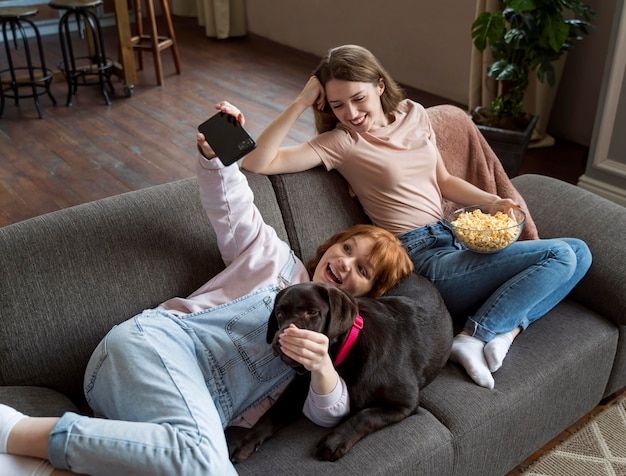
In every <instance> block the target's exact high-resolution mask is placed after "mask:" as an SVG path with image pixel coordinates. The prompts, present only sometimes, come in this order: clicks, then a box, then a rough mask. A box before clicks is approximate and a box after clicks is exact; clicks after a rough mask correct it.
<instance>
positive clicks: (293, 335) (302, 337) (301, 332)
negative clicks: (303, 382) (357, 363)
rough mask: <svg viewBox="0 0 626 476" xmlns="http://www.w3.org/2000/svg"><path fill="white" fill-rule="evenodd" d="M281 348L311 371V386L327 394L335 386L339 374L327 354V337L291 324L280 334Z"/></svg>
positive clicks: (320, 392) (314, 389) (318, 391)
mask: <svg viewBox="0 0 626 476" xmlns="http://www.w3.org/2000/svg"><path fill="white" fill-rule="evenodd" d="M279 342H280V346H281V350H282V351H283V352H284V353H285V355H287V356H288V357H290V358H292V359H294V360H295V361H297V362H299V363H300V364H302V365H303V366H304V368H305V369H307V370H309V371H310V372H311V388H312V389H313V391H314V392H315V393H317V394H318V395H327V394H329V393H330V392H332V390H333V389H334V388H335V386H336V385H337V382H338V380H339V376H338V375H337V372H336V371H335V367H334V366H333V363H332V361H331V360H330V355H328V345H329V342H328V337H327V336H325V335H324V334H322V333H320V332H315V331H309V330H306V329H298V328H297V327H296V326H295V325H293V324H291V325H290V326H289V327H288V328H287V329H285V331H284V332H283V333H282V334H281V335H280V338H279Z"/></svg>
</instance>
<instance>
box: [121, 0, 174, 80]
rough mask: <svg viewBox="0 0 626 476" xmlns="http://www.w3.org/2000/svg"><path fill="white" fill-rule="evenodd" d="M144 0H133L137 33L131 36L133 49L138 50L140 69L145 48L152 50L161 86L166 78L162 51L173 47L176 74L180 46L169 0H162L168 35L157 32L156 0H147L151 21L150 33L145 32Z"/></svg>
mask: <svg viewBox="0 0 626 476" xmlns="http://www.w3.org/2000/svg"><path fill="white" fill-rule="evenodd" d="M141 2H142V0H133V8H134V10H135V24H136V30H137V34H136V35H135V36H133V37H131V42H132V44H133V49H135V50H136V51H137V64H138V69H140V70H141V69H143V52H144V50H152V57H153V58H154V70H155V72H156V77H157V83H158V84H159V86H163V83H164V82H165V80H164V79H163V64H162V62H161V51H162V50H164V49H166V48H172V55H173V57H174V65H175V67H176V74H180V72H181V67H180V56H179V55H178V46H177V45H176V36H175V35H174V25H173V24H172V18H171V16H170V7H169V5H168V1H167V0H161V10H162V12H163V17H164V18H165V22H166V25H167V36H159V34H158V32H157V24H156V16H155V13H154V1H153V0H145V2H146V8H147V10H148V12H147V16H148V21H149V23H150V34H149V35H148V34H144V30H143V17H142V13H141Z"/></svg>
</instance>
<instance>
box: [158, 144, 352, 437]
mask: <svg viewBox="0 0 626 476" xmlns="http://www.w3.org/2000/svg"><path fill="white" fill-rule="evenodd" d="M196 169H197V174H198V183H199V187H200V200H201V202H202V206H203V207H204V209H205V211H206V213H207V216H208V217H209V220H210V222H211V225H212V226H213V228H214V229H215V233H216V235H217V240H218V247H219V249H220V253H221V255H222V259H223V260H224V263H225V265H226V269H224V270H223V271H222V272H221V273H219V274H217V275H216V276H214V277H213V278H212V279H211V280H209V281H208V282H207V283H205V284H204V285H203V286H202V287H200V288H199V289H198V290H196V291H195V292H194V293H192V294H191V295H190V296H188V297H186V298H182V297H175V298H172V299H169V300H168V301H165V302H164V303H162V304H161V305H160V306H158V308H159V309H163V310H165V311H167V312H170V313H172V314H175V315H181V314H189V313H193V312H197V311H202V310H206V309H209V308H212V307H215V306H219V305H221V304H225V303H228V302H230V301H233V300H234V299H237V298H239V297H241V296H245V295H247V294H249V293H251V292H252V291H254V290H256V289H258V288H261V287H264V286H268V285H277V286H279V287H281V288H282V287H285V284H286V283H284V282H281V281H280V279H279V277H278V276H279V272H280V271H281V269H282V268H283V266H284V264H285V263H286V262H287V260H288V259H289V258H290V255H291V249H290V247H289V245H288V244H287V243H285V242H284V241H282V240H281V239H280V238H279V237H278V235H276V232H275V231H274V229H273V228H272V227H271V226H269V225H267V224H266V223H265V222H264V221H263V217H262V216H261V213H260V212H259V210H258V209H257V207H256V206H255V205H254V203H253V199H254V196H253V193H252V190H251V189H250V187H249V185H248V181H247V180H246V177H245V176H244V175H243V174H242V173H241V171H240V170H239V167H238V165H231V166H229V167H224V166H223V165H222V164H221V162H220V161H219V160H207V159H205V158H204V157H201V156H200V158H199V161H198V165H197V167H196ZM309 280H310V279H309V275H308V273H307V271H306V268H305V266H304V264H303V263H302V262H301V261H300V260H297V263H296V269H295V270H294V274H293V277H292V283H293V284H296V283H300V282H304V281H309ZM339 380H340V382H339V384H338V385H337V387H336V388H335V390H334V391H333V392H331V393H330V394H328V395H315V394H314V393H313V392H312V391H309V397H308V398H307V401H306V403H305V406H304V409H303V411H304V413H305V415H306V416H307V417H308V418H309V419H310V420H311V421H313V422H314V423H316V424H317V425H320V426H334V425H336V424H337V423H338V422H339V420H340V419H341V418H342V417H343V416H345V415H346V414H347V412H348V411H349V399H348V391H347V388H346V385H345V382H344V381H343V380H342V379H339ZM283 390H284V388H281V389H279V390H277V391H276V392H275V394H273V395H271V396H270V397H268V399H267V400H266V401H264V402H261V403H260V404H259V405H258V406H256V407H254V408H252V409H251V410H249V411H248V412H246V413H245V414H243V415H241V416H240V417H238V418H235V419H234V420H233V421H232V422H231V423H230V425H234V426H246V427H249V426H252V425H253V424H254V423H255V422H256V421H257V420H258V419H259V418H260V417H261V415H262V414H263V413H265V412H266V411H267V410H268V409H269V408H270V407H271V405H272V404H273V403H274V401H275V400H276V398H278V396H279V395H280V394H281V393H282V391H283Z"/></svg>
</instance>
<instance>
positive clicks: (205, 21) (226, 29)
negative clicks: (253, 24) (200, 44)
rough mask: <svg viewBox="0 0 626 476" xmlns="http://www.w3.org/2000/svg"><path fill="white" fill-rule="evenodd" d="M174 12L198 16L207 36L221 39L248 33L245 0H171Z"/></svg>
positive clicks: (181, 14)
mask: <svg viewBox="0 0 626 476" xmlns="http://www.w3.org/2000/svg"><path fill="white" fill-rule="evenodd" d="M171 5H172V14H174V15H180V16H187V17H198V24H199V25H201V26H204V30H205V34H206V36H211V37H215V38H219V39H224V38H229V37H232V36H244V35H245V34H246V9H245V0H171Z"/></svg>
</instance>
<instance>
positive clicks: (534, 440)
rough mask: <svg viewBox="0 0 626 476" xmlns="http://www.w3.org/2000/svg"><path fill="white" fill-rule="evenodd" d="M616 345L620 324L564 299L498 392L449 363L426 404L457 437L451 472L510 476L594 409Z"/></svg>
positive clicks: (520, 348) (499, 382)
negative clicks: (514, 468) (524, 462)
mask: <svg viewBox="0 0 626 476" xmlns="http://www.w3.org/2000/svg"><path fill="white" fill-rule="evenodd" d="M617 340H618V330H617V328H616V327H615V326H614V325H612V324H611V323H609V322H608V321H607V320H605V319H603V318H602V317H600V316H598V315H597V314H594V313H593V312H591V311H589V310H587V309H585V308H584V307H582V306H580V305H578V304H576V303H574V302H571V301H564V302H562V303H560V304H559V305H558V306H557V307H556V308H554V309H553V310H552V311H550V312H549V313H548V314H547V315H546V316H544V317H543V318H541V319H539V320H538V321H536V322H535V323H533V325H531V326H530V327H529V328H528V329H527V330H526V331H524V332H523V333H522V334H520V335H519V336H518V338H517V339H516V340H515V342H514V343H513V345H512V347H511V350H510V351H509V353H508V355H507V357H506V360H505V361H504V365H503V366H502V368H501V369H500V370H498V371H497V372H496V373H494V377H495V381H496V385H495V389H493V390H488V389H485V388H483V387H480V386H478V385H476V384H474V383H473V382H472V381H471V380H470V379H469V377H468V376H467V375H466V373H465V371H464V370H463V369H462V368H461V367H460V366H457V365H455V364H452V363H448V364H447V366H446V368H445V369H444V371H443V373H442V374H441V375H440V376H439V377H438V378H437V379H435V381H433V382H432V383H431V384H430V385H429V386H428V387H427V388H426V389H425V390H424V392H423V394H422V395H423V398H422V406H423V407H424V408H426V409H427V410H428V411H429V412H431V413H432V414H433V415H434V416H435V417H436V418H438V419H439V420H440V421H441V422H442V423H443V424H444V425H445V426H446V427H447V428H448V429H449V430H450V432H451V433H452V434H453V435H454V446H455V458H456V460H457V467H456V468H455V472H454V473H453V474H458V475H464V476H467V475H471V474H475V475H480V476H485V475H487V474H493V475H499V474H505V473H506V472H507V471H509V470H511V469H512V468H513V467H514V466H515V465H517V464H518V463H519V462H520V461H523V460H524V459H526V458H527V457H528V456H530V455H531V454H532V453H533V452H535V451H536V450H537V448H539V447H541V446H542V445H543V444H545V443H547V442H548V441H550V440H551V439H553V438H554V437H556V436H557V435H558V434H559V433H560V432H562V431H563V429H564V428H567V427H568V426H570V425H571V424H573V423H574V422H576V421H577V420H579V419H580V418H581V417H582V416H584V415H585V414H586V413H587V412H589V411H590V410H591V409H593V408H594V407H595V406H596V405H597V403H598V402H599V401H600V400H601V398H602V396H603V391H604V388H605V386H606V383H607V381H608V379H609V375H610V372H611V367H612V365H613V358H614V356H615V351H616V347H617ZM512 428H514V429H515V430H514V431H511V429H512ZM480 449H484V451H480ZM485 451H487V452H488V453H486V452H485ZM485 461H488V462H489V471H488V472H485V467H484V465H483V462H485ZM468 468H472V470H471V471H470V470H469V469H468Z"/></svg>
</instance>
